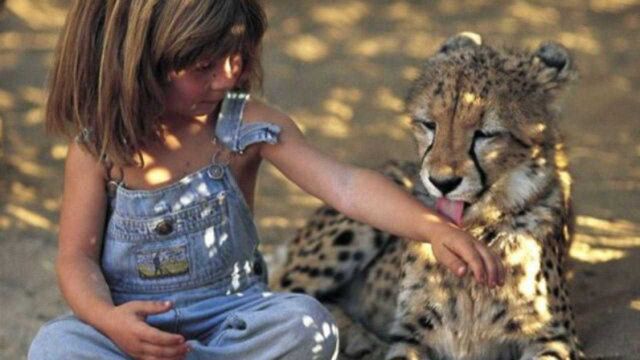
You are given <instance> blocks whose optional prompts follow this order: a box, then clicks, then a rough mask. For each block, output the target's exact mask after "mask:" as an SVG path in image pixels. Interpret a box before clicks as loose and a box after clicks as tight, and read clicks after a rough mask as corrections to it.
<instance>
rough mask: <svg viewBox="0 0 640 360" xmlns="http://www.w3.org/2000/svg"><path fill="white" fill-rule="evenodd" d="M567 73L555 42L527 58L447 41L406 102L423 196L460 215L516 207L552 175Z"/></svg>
mask: <svg viewBox="0 0 640 360" xmlns="http://www.w3.org/2000/svg"><path fill="white" fill-rule="evenodd" d="M574 74H575V72H574V70H573V66H572V61H571V58H570V56H569V53H568V51H567V50H566V49H565V48H564V47H562V46H561V45H559V44H556V43H552V42H547V43H543V44H542V45H541V46H540V47H539V48H538V49H537V50H536V51H534V52H533V53H527V52H519V51H514V50H496V49H494V48H491V47H489V46H486V45H483V44H482V42H481V39H480V36H478V35H477V34H469V33H463V34H460V35H457V36H454V37H452V38H450V39H448V40H447V41H446V42H445V43H444V44H443V45H442V47H441V49H440V51H439V52H438V53H436V54H435V55H433V56H432V57H431V58H429V59H428V60H427V61H426V64H425V65H424V68H423V69H422V72H421V75H420V77H419V78H418V79H417V80H415V82H414V84H413V86H412V88H411V90H410V92H409V95H408V97H407V101H406V103H407V111H408V112H409V114H410V116H411V118H412V124H413V132H414V135H415V138H416V140H417V144H418V151H419V155H420V178H421V180H422V182H423V184H424V185H425V187H426V189H427V191H428V192H429V194H430V195H431V196H433V197H435V198H440V199H441V200H443V199H446V200H444V201H447V202H450V203H451V204H456V205H459V208H462V206H463V205H464V206H465V208H467V209H468V208H470V207H471V208H473V206H474V205H476V204H478V203H479V202H492V203H498V204H499V206H500V207H501V208H504V207H507V208H512V209H514V208H518V207H519V206H523V204H524V203H525V202H526V201H527V200H528V199H529V198H530V197H532V196H534V195H535V194H536V193H537V192H539V191H541V189H542V188H543V187H544V185H545V184H546V183H548V182H549V178H550V177H549V176H547V175H549V174H551V173H552V172H554V171H555V167H556V165H555V160H554V159H553V156H552V155H553V154H554V151H555V150H554V149H555V147H556V146H559V145H558V143H557V141H558V139H557V134H556V131H555V126H554V124H553V121H554V110H553V108H554V107H553V103H554V101H553V100H554V98H555V96H556V93H557V91H556V90H557V89H560V88H561V87H562V85H564V84H565V83H567V82H568V80H570V79H572V78H573V77H574ZM460 214H461V211H460ZM456 221H457V222H458V223H460V222H461V221H462V215H460V217H459V218H458V219H457V220H456Z"/></svg>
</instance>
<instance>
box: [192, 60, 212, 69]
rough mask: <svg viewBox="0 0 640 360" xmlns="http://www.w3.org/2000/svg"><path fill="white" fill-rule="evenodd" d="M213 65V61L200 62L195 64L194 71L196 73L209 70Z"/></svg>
mask: <svg viewBox="0 0 640 360" xmlns="http://www.w3.org/2000/svg"><path fill="white" fill-rule="evenodd" d="M214 65H215V63H214V62H213V61H201V62H199V63H197V64H196V66H195V67H194V69H196V70H197V71H207V70H211V69H212V68H213V66H214Z"/></svg>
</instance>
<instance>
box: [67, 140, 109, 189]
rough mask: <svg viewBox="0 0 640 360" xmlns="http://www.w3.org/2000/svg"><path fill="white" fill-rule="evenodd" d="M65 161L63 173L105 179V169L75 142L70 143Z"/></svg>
mask: <svg viewBox="0 0 640 360" xmlns="http://www.w3.org/2000/svg"><path fill="white" fill-rule="evenodd" d="M67 148H68V150H67V159H66V161H65V172H67V173H72V174H81V175H82V176H83V177H91V178H93V179H96V180H98V179H100V180H101V181H105V179H107V174H106V168H105V166H104V164H102V163H101V162H100V161H98V159H96V157H95V156H94V155H92V154H91V153H89V151H87V150H86V149H84V148H83V147H82V146H81V145H80V144H78V143H77V142H76V141H70V142H69V145H68V147H67Z"/></svg>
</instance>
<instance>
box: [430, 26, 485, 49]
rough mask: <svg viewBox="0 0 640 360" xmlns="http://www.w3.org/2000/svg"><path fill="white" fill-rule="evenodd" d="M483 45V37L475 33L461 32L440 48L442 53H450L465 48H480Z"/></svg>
mask: <svg viewBox="0 0 640 360" xmlns="http://www.w3.org/2000/svg"><path fill="white" fill-rule="evenodd" d="M480 45H482V37H481V36H480V35H478V34H476V33H474V32H469V31H465V32H461V33H459V34H458V35H454V36H452V37H450V38H448V39H447V41H445V42H444V44H442V46H440V51H439V52H441V53H445V54H446V53H448V52H450V51H454V50H458V49H461V48H464V47H472V46H480Z"/></svg>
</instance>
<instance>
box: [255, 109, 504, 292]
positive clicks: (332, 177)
mask: <svg viewBox="0 0 640 360" xmlns="http://www.w3.org/2000/svg"><path fill="white" fill-rule="evenodd" d="M254 117H255V118H260V117H261V118H262V119H265V117H266V118H267V119H269V121H271V122H273V123H275V124H277V125H279V126H280V127H281V128H282V132H281V134H280V139H279V142H278V143H277V144H276V145H267V144H265V145H261V149H260V154H261V156H262V157H263V158H265V159H267V160H269V161H270V162H271V163H272V164H273V165H274V166H276V167H277V168H278V169H279V170H280V171H282V173H283V174H284V175H285V176H286V177H287V178H289V179H290V180H292V181H293V182H294V183H296V184H297V185H298V186H300V187H301V188H302V189H303V190H305V191H306V192H308V193H309V194H311V195H314V196H316V197H318V198H320V199H321V200H323V201H324V202H326V203H327V204H329V205H330V206H333V207H334V208H336V209H337V210H338V211H340V212H342V213H344V214H345V215H347V216H348V217H350V218H353V219H355V220H358V221H361V222H364V223H367V224H369V225H371V226H373V227H376V228H378V229H380V230H384V231H388V232H390V233H393V234H396V235H399V236H402V237H405V238H408V239H414V240H418V241H422V242H430V243H431V245H432V247H433V251H434V254H435V255H436V258H437V259H438V261H440V262H441V263H443V264H444V265H445V266H447V267H448V268H449V269H451V270H452V271H453V272H454V273H456V274H457V275H459V276H462V275H463V274H464V273H465V272H466V268H467V265H468V266H470V267H471V269H472V270H473V273H474V274H475V276H476V279H477V280H478V281H479V282H487V283H488V284H489V286H490V287H493V286H495V285H497V284H502V283H503V281H504V271H503V268H502V265H501V263H500V261H499V260H498V258H497V257H496V256H495V255H494V254H492V253H491V252H490V251H489V250H488V249H487V248H486V247H485V246H484V245H483V244H481V243H480V242H478V241H475V240H474V239H473V238H472V237H471V236H470V235H468V234H467V233H466V232H463V231H462V230H460V229H459V228H458V227H457V226H455V225H453V224H451V223H450V222H449V221H447V220H445V219H444V218H443V217H442V216H440V215H439V214H437V213H436V212H434V211H432V210H430V209H428V208H426V207H425V206H423V205H422V204H421V203H419V202H418V201H417V200H416V199H415V198H413V197H412V196H411V195H410V194H408V193H406V192H405V191H403V190H401V189H400V188H399V187H398V186H397V185H395V184H394V183H393V182H392V181H390V180H388V179H387V178H385V177H384V176H383V175H381V174H379V173H377V172H375V171H371V170H365V169H360V168H357V167H353V166H350V165H346V164H343V163H340V162H338V161H336V160H334V159H332V158H331V157H329V156H327V155H325V154H323V153H322V152H320V151H318V150H317V149H315V148H314V147H312V146H311V145H310V144H309V143H307V142H306V141H305V139H304V136H303V134H302V133H301V132H300V130H299V129H298V127H297V126H296V125H295V124H294V123H293V121H292V120H291V119H290V118H288V117H287V116H286V115H284V114H282V113H280V112H277V111H275V110H273V109H271V108H269V107H267V106H266V105H263V104H260V103H258V102H251V103H250V104H249V106H248V107H247V110H245V119H249V120H248V121H251V119H252V118H254Z"/></svg>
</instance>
